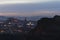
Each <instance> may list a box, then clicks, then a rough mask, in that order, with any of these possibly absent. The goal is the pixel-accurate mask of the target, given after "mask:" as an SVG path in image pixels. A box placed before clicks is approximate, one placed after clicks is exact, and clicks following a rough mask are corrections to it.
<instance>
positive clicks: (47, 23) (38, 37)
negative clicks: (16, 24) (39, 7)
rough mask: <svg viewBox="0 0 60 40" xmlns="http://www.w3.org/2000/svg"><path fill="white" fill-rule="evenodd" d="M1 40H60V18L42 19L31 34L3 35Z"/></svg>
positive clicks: (0, 36) (0, 37)
mask: <svg viewBox="0 0 60 40" xmlns="http://www.w3.org/2000/svg"><path fill="white" fill-rule="evenodd" d="M0 40H60V16H54V17H53V18H42V19H40V20H38V22H37V26H36V27H35V28H34V29H32V30H31V31H30V32H29V33H27V34H26V33H14V34H10V33H9V34H8V33H3V34H2V33H1V34H0Z"/></svg>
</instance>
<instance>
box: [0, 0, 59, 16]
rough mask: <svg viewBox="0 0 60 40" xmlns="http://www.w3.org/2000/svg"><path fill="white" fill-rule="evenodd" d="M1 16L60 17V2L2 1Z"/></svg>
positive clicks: (55, 0) (34, 0)
mask: <svg viewBox="0 0 60 40" xmlns="http://www.w3.org/2000/svg"><path fill="white" fill-rule="evenodd" d="M0 15H1V16H47V17H52V16H54V15H60V0H0Z"/></svg>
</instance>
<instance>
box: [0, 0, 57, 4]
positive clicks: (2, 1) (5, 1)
mask: <svg viewBox="0 0 60 40" xmlns="http://www.w3.org/2000/svg"><path fill="white" fill-rule="evenodd" d="M48 1H56V0H0V4H16V3H42V2H48Z"/></svg>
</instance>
